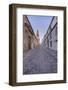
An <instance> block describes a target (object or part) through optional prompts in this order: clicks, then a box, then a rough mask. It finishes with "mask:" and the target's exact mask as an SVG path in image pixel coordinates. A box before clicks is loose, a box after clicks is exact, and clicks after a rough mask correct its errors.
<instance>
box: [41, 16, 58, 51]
mask: <svg viewBox="0 0 68 90" xmlns="http://www.w3.org/2000/svg"><path fill="white" fill-rule="evenodd" d="M57 26H58V24H57V17H56V16H53V18H52V20H51V23H50V25H49V27H48V30H47V32H46V34H45V35H44V38H43V41H42V45H45V46H46V47H48V48H50V49H52V50H56V51H57V42H58V40H57V37H58V33H57V31H58V30H57Z"/></svg>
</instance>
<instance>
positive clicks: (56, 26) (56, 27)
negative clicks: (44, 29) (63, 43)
mask: <svg viewBox="0 0 68 90" xmlns="http://www.w3.org/2000/svg"><path fill="white" fill-rule="evenodd" d="M55 35H57V26H56V29H55Z"/></svg>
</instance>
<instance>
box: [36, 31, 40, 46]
mask: <svg viewBox="0 0 68 90" xmlns="http://www.w3.org/2000/svg"><path fill="white" fill-rule="evenodd" d="M36 37H37V40H38V41H37V43H38V46H39V44H40V38H39V31H38V30H37V32H36Z"/></svg>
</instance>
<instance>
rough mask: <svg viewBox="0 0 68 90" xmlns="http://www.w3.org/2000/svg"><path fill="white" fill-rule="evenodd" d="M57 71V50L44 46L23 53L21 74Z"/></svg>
mask: <svg viewBox="0 0 68 90" xmlns="http://www.w3.org/2000/svg"><path fill="white" fill-rule="evenodd" d="M56 72H57V52H56V51H54V50H51V49H49V48H47V47H45V46H43V47H42V46H39V47H38V48H34V49H31V50H30V51H28V52H27V53H24V58H23V74H42V73H56Z"/></svg>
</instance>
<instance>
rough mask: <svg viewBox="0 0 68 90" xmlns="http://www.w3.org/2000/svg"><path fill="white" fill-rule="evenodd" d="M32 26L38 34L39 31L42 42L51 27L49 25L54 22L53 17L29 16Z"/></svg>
mask: <svg viewBox="0 0 68 90" xmlns="http://www.w3.org/2000/svg"><path fill="white" fill-rule="evenodd" d="M27 17H28V19H29V21H30V23H31V26H32V28H33V30H34V33H35V34H36V32H37V30H38V31H39V37H40V42H41V41H42V39H43V37H44V35H45V34H46V31H47V29H48V27H49V24H50V22H51V20H52V16H31V15H28V16H27Z"/></svg>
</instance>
